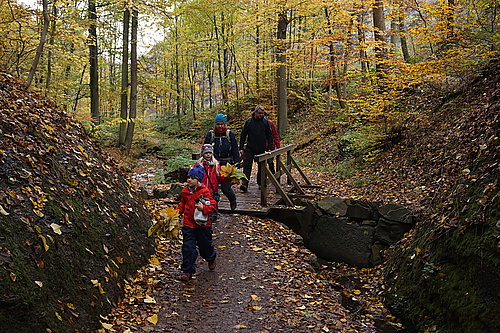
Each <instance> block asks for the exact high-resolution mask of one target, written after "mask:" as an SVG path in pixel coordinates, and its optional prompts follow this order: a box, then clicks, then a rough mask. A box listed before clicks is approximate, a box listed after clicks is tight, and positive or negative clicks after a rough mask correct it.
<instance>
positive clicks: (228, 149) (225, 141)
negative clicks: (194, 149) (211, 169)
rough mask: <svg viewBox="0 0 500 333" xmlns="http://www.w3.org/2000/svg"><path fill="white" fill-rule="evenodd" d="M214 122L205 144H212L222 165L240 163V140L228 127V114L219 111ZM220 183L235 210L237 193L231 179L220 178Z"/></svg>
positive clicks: (216, 157) (214, 153) (215, 155)
mask: <svg viewBox="0 0 500 333" xmlns="http://www.w3.org/2000/svg"><path fill="white" fill-rule="evenodd" d="M214 123H215V126H214V129H212V130H210V131H209V132H208V133H207V135H206V136H205V141H204V144H211V145H212V146H213V155H214V157H215V159H217V161H219V164H220V165H221V166H222V165H226V164H227V163H229V164H232V165H238V164H239V163H240V154H239V149H238V141H237V140H236V136H235V135H234V133H233V132H232V131H231V130H230V129H228V128H227V117H226V115H224V114H222V113H219V114H218V115H216V116H215V120H214ZM219 184H220V187H221V190H222V193H224V195H225V196H226V197H227V199H228V200H229V206H230V207H231V210H235V209H236V206H237V204H236V194H235V193H234V190H233V188H232V183H231V180H229V179H225V180H224V179H221V180H219Z"/></svg>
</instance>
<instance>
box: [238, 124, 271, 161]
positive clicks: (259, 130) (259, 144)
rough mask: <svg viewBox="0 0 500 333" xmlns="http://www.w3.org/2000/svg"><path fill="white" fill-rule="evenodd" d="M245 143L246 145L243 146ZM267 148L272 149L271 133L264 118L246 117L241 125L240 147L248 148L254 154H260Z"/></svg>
mask: <svg viewBox="0 0 500 333" xmlns="http://www.w3.org/2000/svg"><path fill="white" fill-rule="evenodd" d="M245 144H246V147H245ZM266 147H267V150H273V149H274V145H273V133H272V132H271V126H269V121H268V120H267V119H266V118H262V119H256V118H254V117H253V116H252V117H250V118H248V119H247V120H246V121H245V124H244V125H243V129H242V131H241V137H240V149H249V150H251V151H252V152H253V153H254V154H262V153H263V152H265V151H266Z"/></svg>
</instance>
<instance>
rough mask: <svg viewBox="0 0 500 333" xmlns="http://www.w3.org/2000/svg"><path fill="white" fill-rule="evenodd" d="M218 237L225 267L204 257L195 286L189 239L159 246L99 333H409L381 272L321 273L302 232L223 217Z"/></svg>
mask: <svg viewBox="0 0 500 333" xmlns="http://www.w3.org/2000/svg"><path fill="white" fill-rule="evenodd" d="M141 169H142V172H143V173H144V172H145V170H144V168H143V167H141ZM151 171H152V170H151V169H150V168H148V172H151ZM148 182H149V180H148V179H144V180H143V181H142V184H141V181H138V179H135V180H134V181H133V183H134V184H135V185H136V186H140V185H144V184H145V183H148ZM148 206H149V207H150V209H153V210H156V209H158V208H159V207H164V206H165V203H164V202H162V201H161V199H153V200H149V202H148ZM213 233H214V245H215V247H216V250H217V267H216V269H215V270H214V271H210V270H209V269H208V264H207V263H206V262H205V261H204V260H203V259H201V258H198V260H197V272H196V274H195V275H194V277H193V279H192V280H191V281H190V282H188V283H184V282H180V281H178V280H177V277H178V276H179V274H180V263H181V240H179V239H172V240H166V239H157V253H156V255H154V256H153V257H152V258H151V259H150V263H149V264H148V265H145V266H144V267H143V268H142V269H141V270H140V271H139V272H138V273H137V275H136V276H135V277H134V278H133V279H131V280H130V281H129V283H128V284H127V285H126V286H125V293H126V295H125V298H124V300H123V301H122V302H121V303H120V304H119V305H118V306H116V307H115V309H114V311H113V312H112V313H111V314H110V315H109V316H107V317H106V318H103V319H104V320H103V324H104V326H105V327H106V328H107V329H106V330H101V331H100V332H99V333H101V332H102V333H108V332H111V333H115V332H119V333H132V332H134V333H136V332H137V333H142V332H203V333H219V332H220V333H224V332H249V333H250V332H251V333H265V332H360V333H361V332H379V333H396V332H406V331H405V330H404V329H403V328H402V325H400V324H399V323H397V322H395V318H394V317H392V316H391V315H390V313H389V312H388V311H387V309H385V308H384V306H383V304H382V302H381V297H380V295H379V293H380V285H381V283H382V282H381V279H380V276H381V272H380V269H362V270H360V269H356V268H352V267H348V266H346V265H342V264H333V263H328V264H327V265H323V266H321V265H319V264H318V261H317V260H316V258H315V256H314V255H313V254H312V253H311V252H310V251H309V250H308V249H306V248H304V247H303V246H302V245H299V243H298V242H297V235H296V234H295V233H294V232H292V231H291V230H289V229H288V228H287V227H285V226H284V225H282V224H280V223H278V222H275V221H273V220H269V219H260V218H256V217H250V216H245V215H239V214H220V215H219V219H218V220H217V221H216V222H215V223H214V226H213ZM341 302H342V304H345V305H346V306H348V307H349V309H346V308H345V307H344V306H343V305H342V304H341ZM376 326H378V327H376Z"/></svg>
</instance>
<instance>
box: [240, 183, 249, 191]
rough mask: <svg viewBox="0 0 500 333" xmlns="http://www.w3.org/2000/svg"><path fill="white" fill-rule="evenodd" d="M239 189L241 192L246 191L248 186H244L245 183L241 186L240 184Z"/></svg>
mask: <svg viewBox="0 0 500 333" xmlns="http://www.w3.org/2000/svg"><path fill="white" fill-rule="evenodd" d="M240 190H241V192H247V191H248V188H247V186H246V185H241V186H240Z"/></svg>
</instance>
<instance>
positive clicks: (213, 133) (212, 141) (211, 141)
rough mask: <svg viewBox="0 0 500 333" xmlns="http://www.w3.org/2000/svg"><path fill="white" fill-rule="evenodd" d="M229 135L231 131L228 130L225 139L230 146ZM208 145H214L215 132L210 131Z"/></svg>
mask: <svg viewBox="0 0 500 333" xmlns="http://www.w3.org/2000/svg"><path fill="white" fill-rule="evenodd" d="M229 133H231V130H230V129H229V128H228V129H227V130H226V138H227V141H228V142H229V143H230V144H231V136H230V135H229ZM210 135H211V137H210V144H212V143H214V141H215V132H214V130H210Z"/></svg>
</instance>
